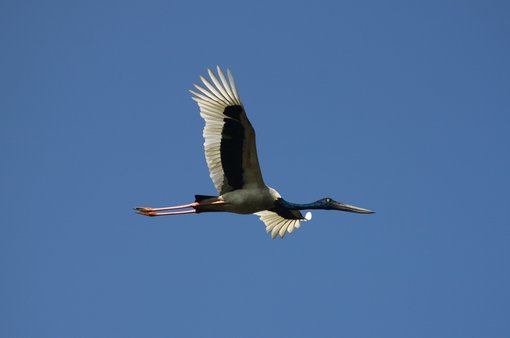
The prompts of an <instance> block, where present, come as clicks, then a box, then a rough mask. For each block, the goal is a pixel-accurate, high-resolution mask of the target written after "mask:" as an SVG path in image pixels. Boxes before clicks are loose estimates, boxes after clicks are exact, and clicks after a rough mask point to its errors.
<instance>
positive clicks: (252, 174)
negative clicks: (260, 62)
mask: <svg viewBox="0 0 510 338" xmlns="http://www.w3.org/2000/svg"><path fill="white" fill-rule="evenodd" d="M217 70H218V75H219V79H218V78H217V77H216V76H215V75H214V73H213V72H212V71H211V70H209V71H208V73H209V76H210V78H211V80H212V82H213V83H210V82H209V81H208V80H207V79H205V78H204V77H200V79H201V80H202V82H203V83H204V85H205V87H206V88H207V89H206V88H203V87H201V86H198V85H194V86H195V87H196V88H197V89H198V91H199V92H195V91H191V92H192V93H193V95H194V97H193V99H194V100H195V101H196V102H197V103H198V106H199V108H200V115H201V116H202V117H203V118H204V120H205V127H204V131H203V135H204V139H205V142H204V149H205V157H206V160H207V165H208V167H209V173H210V176H211V179H212V181H213V183H214V185H215V187H216V189H217V190H218V192H219V196H206V195H195V202H194V203H190V204H186V205H180V206H173V207H164V208H143V207H140V208H136V210H137V212H138V213H140V214H143V215H147V216H167V215H178V214H191V213H202V212H231V213H236V214H256V215H258V216H259V217H260V219H261V220H262V221H263V222H264V223H265V224H266V230H267V231H268V232H271V236H272V237H273V238H274V237H276V236H277V235H280V237H283V236H284V235H285V233H286V232H288V233H292V232H293V231H294V229H295V228H299V226H300V221H304V220H310V219H311V214H310V213H309V212H308V213H306V215H305V216H303V215H302V214H301V212H300V211H299V210H305V209H335V210H343V211H350V212H356V213H372V211H370V210H367V209H363V208H358V207H354V206H350V205H347V204H343V203H340V202H336V201H334V200H332V199H331V198H324V199H321V200H319V201H316V202H313V203H308V204H296V203H290V202H287V201H285V200H284V199H282V197H281V196H280V194H279V193H278V192H277V191H276V190H274V189H273V188H270V187H268V186H267V185H266V184H265V183H264V180H263V178H262V174H261V171H260V166H259V161H258V157H257V147H256V142H255V130H254V129H253V127H252V125H251V123H250V121H249V120H248V117H247V116H246V112H245V110H244V107H243V105H242V103H241V100H240V98H239V94H238V92H237V88H236V86H235V83H234V79H233V77H232V75H231V74H230V71H228V72H227V74H228V81H227V78H226V77H225V75H224V74H223V72H222V71H221V69H220V68H219V67H218V68H217ZM186 208H191V209H190V210H184V211H168V210H176V209H186Z"/></svg>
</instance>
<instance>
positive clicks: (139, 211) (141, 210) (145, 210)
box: [133, 207, 154, 215]
mask: <svg viewBox="0 0 510 338" xmlns="http://www.w3.org/2000/svg"><path fill="white" fill-rule="evenodd" d="M133 210H136V211H137V214H142V215H143V214H145V213H148V212H151V211H154V208H146V207H137V208H133Z"/></svg>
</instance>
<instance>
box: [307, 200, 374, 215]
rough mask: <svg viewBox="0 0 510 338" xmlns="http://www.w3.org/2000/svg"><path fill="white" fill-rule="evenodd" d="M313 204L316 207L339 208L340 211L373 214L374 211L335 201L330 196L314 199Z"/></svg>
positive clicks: (325, 208)
mask: <svg viewBox="0 0 510 338" xmlns="http://www.w3.org/2000/svg"><path fill="white" fill-rule="evenodd" d="M314 204H316V205H317V209H324V210H341V211H348V212H355V213H358V214H373V213H374V211H372V210H368V209H364V208H360V207H355V206H353V205H349V204H345V203H342V202H337V201H335V200H334V199H332V198H330V197H326V198H322V199H320V200H318V201H316V202H315V203H314Z"/></svg>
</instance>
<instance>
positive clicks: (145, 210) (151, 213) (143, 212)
mask: <svg viewBox="0 0 510 338" xmlns="http://www.w3.org/2000/svg"><path fill="white" fill-rule="evenodd" d="M135 210H137V211H136V213H137V214H140V215H144V216H151V217H153V216H157V213H156V212H154V211H151V210H150V208H137V209H135Z"/></svg>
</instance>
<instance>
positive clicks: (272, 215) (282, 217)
mask: <svg viewBox="0 0 510 338" xmlns="http://www.w3.org/2000/svg"><path fill="white" fill-rule="evenodd" d="M255 215H257V216H259V217H260V220H261V221H262V222H264V224H265V225H266V231H267V233H271V237H272V238H273V239H274V238H275V237H276V236H277V235H280V237H281V238H283V236H285V233H287V232H288V233H289V234H291V233H292V232H293V231H294V229H296V228H299V227H300V226H301V221H309V220H311V219H312V214H311V213H310V212H307V213H306V215H305V216H303V215H302V214H301V212H299V210H289V209H285V210H275V211H269V210H264V211H260V212H257V213H255Z"/></svg>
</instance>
